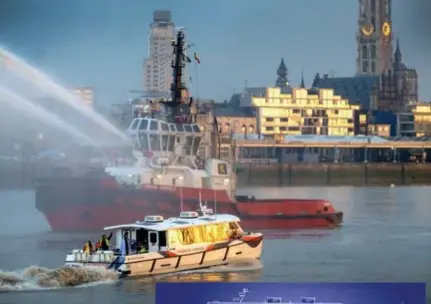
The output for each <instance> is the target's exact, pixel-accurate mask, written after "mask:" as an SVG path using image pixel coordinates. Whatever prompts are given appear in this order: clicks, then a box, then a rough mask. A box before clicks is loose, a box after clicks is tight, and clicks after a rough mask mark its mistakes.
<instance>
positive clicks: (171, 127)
mask: <svg viewBox="0 0 431 304" xmlns="http://www.w3.org/2000/svg"><path fill="white" fill-rule="evenodd" d="M169 129H170V130H171V131H172V132H176V131H177V130H176V129H175V125H174V124H169Z"/></svg>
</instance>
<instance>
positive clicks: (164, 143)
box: [162, 135, 169, 151]
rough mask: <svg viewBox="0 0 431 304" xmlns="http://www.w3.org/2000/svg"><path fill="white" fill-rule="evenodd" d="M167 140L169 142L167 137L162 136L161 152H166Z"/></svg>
mask: <svg viewBox="0 0 431 304" xmlns="http://www.w3.org/2000/svg"><path fill="white" fill-rule="evenodd" d="M168 140H169V136H168V135H162V149H163V151H167V150H168Z"/></svg>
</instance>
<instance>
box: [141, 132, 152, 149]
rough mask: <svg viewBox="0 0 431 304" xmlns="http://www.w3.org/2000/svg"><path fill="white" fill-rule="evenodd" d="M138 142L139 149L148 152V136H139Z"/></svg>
mask: <svg viewBox="0 0 431 304" xmlns="http://www.w3.org/2000/svg"><path fill="white" fill-rule="evenodd" d="M139 141H140V142H141V148H142V149H144V150H149V148H150V147H149V144H148V136H147V134H139Z"/></svg>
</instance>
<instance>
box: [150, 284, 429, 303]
mask: <svg viewBox="0 0 431 304" xmlns="http://www.w3.org/2000/svg"><path fill="white" fill-rule="evenodd" d="M243 288H247V289H248V290H249V293H248V294H247V297H246V299H245V301H244V303H245V302H258V303H259V302H264V300H265V299H266V297H270V296H271V297H282V300H283V302H285V303H288V302H289V301H292V302H296V303H299V302H301V297H315V299H316V302H317V303H328V304H329V302H333V303H343V304H363V303H367V304H382V303H388V304H389V303H394V304H422V303H423V304H425V284H424V283H422V284H421V283H418V284H414V283H413V284H412V283H410V284H409V283H407V284H402V283H401V284H399V283H375V284H373V283H356V284H355V283H315V284H312V283H209V282H207V283H158V284H157V285H156V304H161V303H176V304H182V303H187V304H205V303H208V302H209V301H220V302H230V301H232V300H233V298H234V297H238V295H239V292H240V291H241V290H243Z"/></svg>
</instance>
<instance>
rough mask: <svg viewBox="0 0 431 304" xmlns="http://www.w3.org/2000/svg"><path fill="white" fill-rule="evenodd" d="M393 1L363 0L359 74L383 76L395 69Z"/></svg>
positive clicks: (360, 0) (358, 47) (358, 61)
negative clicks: (393, 56) (393, 58)
mask: <svg viewBox="0 0 431 304" xmlns="http://www.w3.org/2000/svg"><path fill="white" fill-rule="evenodd" d="M391 2H392V0H359V18H358V33H357V38H356V39H357V59H356V74H357V75H381V74H382V73H384V72H385V71H387V70H389V69H391V68H392V54H393V50H392V18H391V4H392V3H391Z"/></svg>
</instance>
